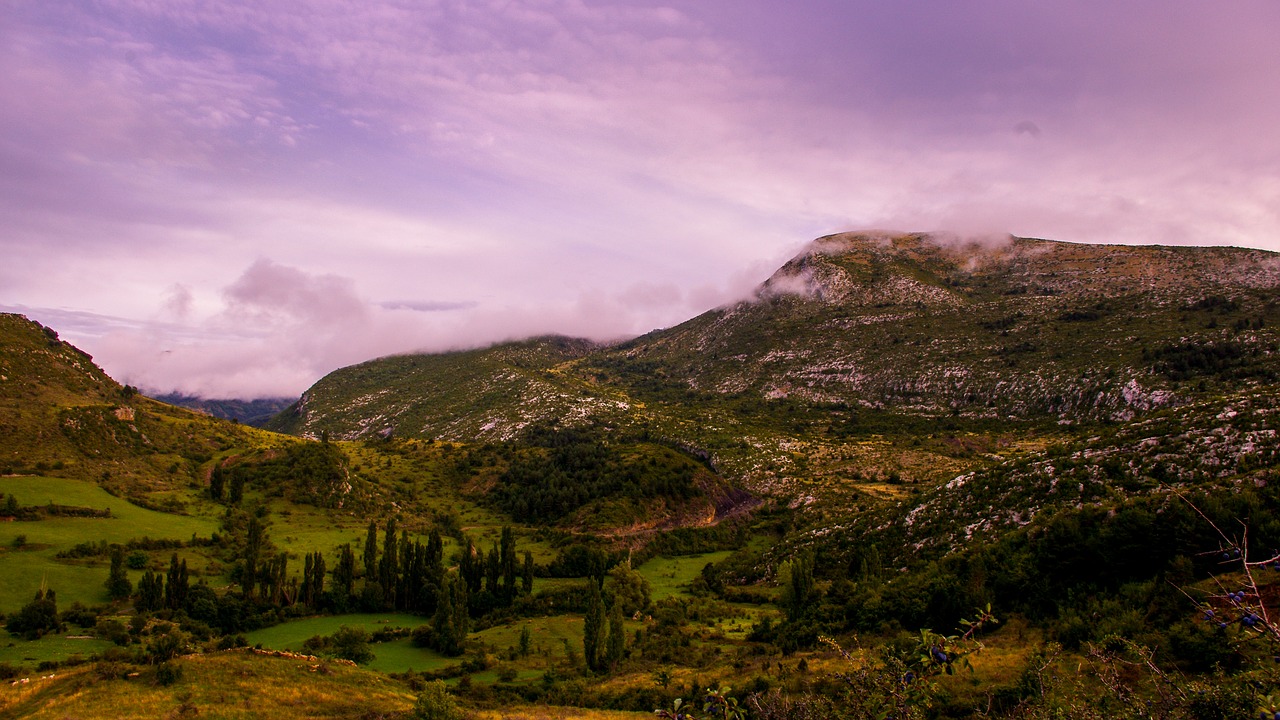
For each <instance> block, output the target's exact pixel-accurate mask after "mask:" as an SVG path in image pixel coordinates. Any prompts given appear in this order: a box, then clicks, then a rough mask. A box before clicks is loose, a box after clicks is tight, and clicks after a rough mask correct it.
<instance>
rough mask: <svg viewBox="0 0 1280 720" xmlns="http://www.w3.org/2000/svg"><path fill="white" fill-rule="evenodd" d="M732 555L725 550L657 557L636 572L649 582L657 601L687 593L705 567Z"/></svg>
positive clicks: (653, 596) (654, 598)
mask: <svg viewBox="0 0 1280 720" xmlns="http://www.w3.org/2000/svg"><path fill="white" fill-rule="evenodd" d="M732 554H733V553H732V552H729V551H728V550H724V551H720V552H711V553H703V554H702V555H680V556H677V557H656V558H652V559H650V560H649V561H648V562H646V563H645V564H643V565H641V566H640V567H638V568H636V570H637V571H638V572H639V573H640V574H641V575H643V576H644V577H645V579H647V580H648V581H649V589H650V591H651V592H652V598H653V600H655V601H657V600H662V599H665V598H669V597H671V596H673V595H681V594H685V593H687V592H688V590H689V583H691V582H693V579H694V578H696V577H698V575H699V573H701V572H702V568H703V566H704V565H706V564H707V563H712V562H720V561H721V560H724V559H725V558H727V557H729V556H730V555H732Z"/></svg>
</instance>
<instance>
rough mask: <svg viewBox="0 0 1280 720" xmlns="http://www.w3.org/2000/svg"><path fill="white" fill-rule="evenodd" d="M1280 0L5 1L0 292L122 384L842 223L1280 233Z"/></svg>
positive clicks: (515, 329) (692, 291) (498, 335)
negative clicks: (784, 0)
mask: <svg viewBox="0 0 1280 720" xmlns="http://www.w3.org/2000/svg"><path fill="white" fill-rule="evenodd" d="M1277 37H1280V3H1278V2H1276V1H1275V0H1252V1H1250V0H1242V1H1240V2H1234V1H1233V2H1229V3H1205V2H1200V1H1198V0H1197V1H1195V2H1188V1H1184V0H1161V1H1160V2H1154V1H1147V0H1135V1H1134V2H1124V3H1115V2H1099V1H1094V0H1079V1H1077V2H1070V3H1049V2H1026V0H966V2H950V1H948V2H944V1H942V0H907V1H903V2H885V1H884V0H791V1H790V2H787V3H781V2H767V1H765V0H670V1H668V2H664V3H658V2H640V1H634V2H628V1H624V0H614V1H604V2H595V1H589V0H403V1H395V2H384V1H379V0H365V1H363V2H359V3H353V2H349V1H348V0H308V1H306V2H302V1H301V0H254V1H249V0H219V1H218V2H211V1H208V0H75V1H64V0H0V68H3V72H0V98H4V101H3V102H0V311H6V312H20V313H23V314H26V315H27V316H28V317H31V318H32V319H35V320H38V321H40V322H42V323H44V324H46V325H49V326H52V327H53V328H54V329H56V330H57V331H59V333H60V334H61V335H62V337H63V338H64V339H66V340H69V341H71V342H73V343H75V344H76V345H78V346H79V347H81V348H83V349H84V350H86V351H87V352H89V353H90V354H92V355H93V356H94V358H95V360H96V361H97V362H98V363H99V364H100V365H101V366H102V367H103V368H104V369H105V370H107V372H108V373H110V374H111V375H112V376H113V377H115V378H116V379H117V380H120V381H121V382H127V383H130V384H134V385H137V386H139V387H141V388H143V389H144V390H148V391H151V392H165V391H172V390H177V391H182V392H187V393H191V394H198V395H203V396H205V397H242V398H249V397H261V396H296V395H298V394H299V393H301V392H302V391H303V390H305V389H306V388H307V387H308V386H310V385H311V384H312V383H314V382H315V381H316V380H318V379H319V378H320V377H322V376H323V375H324V374H325V373H327V372H329V371H331V370H334V369H336V368H338V367H342V366H345V365H350V364H353V363H357V362H361V361H364V360H368V359H371V358H374V357H379V356H383V355H388V354H395V353H404V352H413V351H443V350H450V349H460V348H467V347H475V346H480V345H484V344H489V343H493V342H497V341H502V340H507V339H514V338H520V337H526V336H530V335H537V334H545V333H561V334H568V335H575V336H585V337H592V338H595V339H600V340H608V339H616V338H622V337H627V336H633V335H636V334H640V333H643V332H647V331H649V330H652V329H655V328H660V327H668V326H671V325H675V324H678V323H680V322H681V321H683V320H686V319H688V318H690V317H693V316H695V315H697V314H699V313H701V312H704V311H706V310H708V309H711V308H713V307H716V306H718V305H721V304H724V303H727V302H732V301H734V300H736V299H739V298H743V297H747V296H748V295H749V293H750V291H751V289H752V288H753V287H754V286H755V285H756V284H758V283H760V282H761V281H763V280H764V279H765V278H767V277H768V276H769V275H770V274H771V273H772V271H773V270H774V269H776V268H777V267H778V266H779V265H781V264H782V263H783V262H784V261H785V260H786V259H787V258H788V257H790V256H792V255H794V254H795V253H797V252H799V251H800V250H801V249H803V247H804V245H805V244H806V243H807V242H809V241H810V240H812V239H813V238H815V237H818V236H821V235H825V234H828V233H833V232H841V231H848V230H867V229H885V230H899V231H947V232H952V233H957V234H959V235H961V236H983V237H987V236H992V235H994V236H1005V235H1008V234H1014V235H1019V236H1031V237H1042V238H1051V239H1058V240H1069V241H1076V242H1107V243H1161V244H1177V245H1239V246H1247V247H1257V248H1265V249H1270V250H1280V132H1278V131H1277V128H1280V82H1278V81H1277V78H1280V43H1278V42H1276V38H1277Z"/></svg>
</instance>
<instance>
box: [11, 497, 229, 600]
mask: <svg viewBox="0 0 1280 720" xmlns="http://www.w3.org/2000/svg"><path fill="white" fill-rule="evenodd" d="M0 492H3V493H5V494H6V495H13V496H14V497H15V498H17V500H18V502H19V503H20V504H21V505H24V506H27V505H46V504H48V503H50V502H55V503H57V504H59V505H75V506H80V507H90V508H97V509H102V508H110V509H111V517H110V518H73V517H52V518H47V519H44V520H38V521H32V522H9V523H0V565H3V567H4V568H5V572H6V578H7V580H6V582H5V583H3V584H0V611H4V612H13V611H15V610H17V609H18V608H19V607H21V606H22V605H23V604H25V603H27V602H28V601H30V600H31V597H32V595H34V594H35V591H36V588H38V587H40V584H41V582H45V583H46V584H47V585H48V587H50V588H53V589H54V590H56V591H57V593H58V601H59V605H60V607H66V606H67V605H70V604H71V603H72V602H74V601H80V602H83V603H85V604H87V605H93V604H98V603H103V602H106V600H107V593H106V588H104V587H103V583H104V582H105V581H106V578H107V567H106V561H105V560H103V561H102V564H101V566H100V567H94V566H92V565H83V564H68V563H64V562H59V561H58V560H57V559H56V558H55V555H57V553H58V552H59V551H61V550H66V549H68V548H71V547H73V546H75V545H77V544H79V543H84V542H98V541H100V540H106V541H107V542H112V543H116V542H125V541H127V540H129V539H131V538H141V537H144V536H145V537H150V538H153V539H160V538H176V539H180V540H189V539H190V538H191V536H192V535H200V536H202V537H207V536H209V535H210V534H211V533H213V532H215V531H216V530H217V527H218V524H217V521H215V520H214V519H212V518H207V517H193V516H185V515H170V514H167V513H161V512H156V511H154V510H147V509H145V508H140V507H138V506H136V505H132V504H130V503H129V502H127V501H125V500H123V499H121V498H118V497H114V496H112V495H110V494H108V493H107V492H106V491H104V490H103V489H102V488H100V487H98V486H97V485H95V484H93V483H90V482H86V481H83V480H72V479H68V478H51V477H37V476H21V477H5V478H0ZM19 536H25V537H26V545H25V546H24V547H22V548H15V547H14V541H15V539H16V538H18V537H19ZM132 575H133V578H132V579H133V580H135V581H136V580H137V577H138V576H140V573H133V574H132Z"/></svg>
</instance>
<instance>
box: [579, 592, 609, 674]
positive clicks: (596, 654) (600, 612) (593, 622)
mask: <svg viewBox="0 0 1280 720" xmlns="http://www.w3.org/2000/svg"><path fill="white" fill-rule="evenodd" d="M604 630H605V615H604V599H603V598H601V596H600V585H599V584H598V583H596V582H595V581H593V580H590V579H588V580H587V614H586V616H585V617H584V618H583V625H582V655H583V659H584V660H586V661H587V667H588V668H589V669H591V670H600V669H601V668H602V667H603V665H604V663H603V660H604V649H605V648H604V644H603V642H602V641H603V640H604Z"/></svg>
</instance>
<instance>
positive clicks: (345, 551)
mask: <svg viewBox="0 0 1280 720" xmlns="http://www.w3.org/2000/svg"><path fill="white" fill-rule="evenodd" d="M355 583H356V555H355V553H354V552H352V551H351V544H350V543H346V544H344V545H343V546H342V551H341V552H340V553H338V565H337V567H335V568H334V569H333V593H334V603H335V604H336V605H337V606H338V607H339V608H340V609H344V610H345V609H346V607H347V606H348V605H349V604H350V603H351V593H352V592H353V591H354V590H355Z"/></svg>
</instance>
